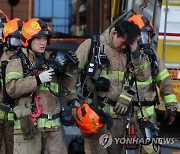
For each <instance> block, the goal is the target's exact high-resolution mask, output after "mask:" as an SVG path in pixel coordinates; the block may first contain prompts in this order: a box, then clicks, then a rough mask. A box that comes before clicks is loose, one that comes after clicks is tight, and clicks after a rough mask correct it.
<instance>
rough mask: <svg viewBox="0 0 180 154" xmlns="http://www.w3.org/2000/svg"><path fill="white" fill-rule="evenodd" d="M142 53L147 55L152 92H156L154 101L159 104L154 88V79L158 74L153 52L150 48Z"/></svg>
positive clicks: (155, 88)
mask: <svg viewBox="0 0 180 154" xmlns="http://www.w3.org/2000/svg"><path fill="white" fill-rule="evenodd" d="M144 53H145V54H147V55H148V58H149V61H150V63H151V76H152V90H153V91H155V92H156V101H157V104H159V103H160V102H159V97H158V92H157V87H156V78H157V74H158V61H157V57H156V54H155V52H154V50H152V49H151V48H150V49H146V50H145V51H144Z"/></svg>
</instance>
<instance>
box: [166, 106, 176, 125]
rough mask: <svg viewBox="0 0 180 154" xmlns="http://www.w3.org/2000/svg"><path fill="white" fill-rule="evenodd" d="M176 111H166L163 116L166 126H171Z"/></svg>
mask: <svg viewBox="0 0 180 154" xmlns="http://www.w3.org/2000/svg"><path fill="white" fill-rule="evenodd" d="M176 112H177V111H176V110H173V109H167V110H166V112H165V115H164V120H165V122H166V123H167V124H168V125H172V123H173V122H174V120H175V117H176Z"/></svg>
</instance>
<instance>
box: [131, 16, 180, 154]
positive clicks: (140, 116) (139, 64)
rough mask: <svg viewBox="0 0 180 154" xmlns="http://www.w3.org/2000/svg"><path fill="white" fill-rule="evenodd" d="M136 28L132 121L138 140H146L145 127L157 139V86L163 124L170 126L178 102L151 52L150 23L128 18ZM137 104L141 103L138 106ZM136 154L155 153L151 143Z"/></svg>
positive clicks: (164, 71)
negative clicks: (161, 106) (137, 29)
mask: <svg viewBox="0 0 180 154" xmlns="http://www.w3.org/2000/svg"><path fill="white" fill-rule="evenodd" d="M128 20H129V21H131V22H134V23H135V24H137V25H138V27H139V28H140V30H141V39H140V40H139V42H138V44H135V45H134V46H131V47H130V48H131V50H134V52H132V53H133V54H132V55H131V58H132V64H133V68H134V72H135V74H134V75H135V77H136V78H135V81H134V86H133V87H134V89H136V90H137V93H136V95H135V97H134V98H133V99H132V105H133V106H134V112H135V113H134V118H135V123H136V127H137V129H138V132H137V134H138V135H139V137H143V138H147V132H146V131H145V130H144V128H146V129H149V130H150V132H151V133H150V136H151V137H154V138H155V137H157V136H158V127H157V121H156V114H155V105H156V104H157V103H158V102H159V98H158V93H157V89H156V86H158V87H159V90H160V95H161V97H162V98H163V99H164V102H165V106H166V113H165V117H164V118H165V119H164V122H166V123H167V124H168V125H171V124H172V123H173V122H174V120H175V116H176V111H177V99H176V95H175V94H174V90H173V86H172V83H171V77H170V75H169V73H168V70H167V69H166V67H165V64H164V62H163V60H162V59H161V58H160V57H159V55H158V54H157V53H156V52H155V51H153V50H152V49H151V42H152V38H153V36H154V31H153V25H152V23H151V22H150V21H149V20H148V19H147V18H146V17H145V16H142V15H138V14H137V15H133V16H132V17H130V18H129V19H128ZM138 102H140V104H139V103H138ZM145 121H148V123H149V126H147V123H146V122H145ZM139 153H151V154H152V153H156V149H154V148H153V146H152V143H149V144H147V145H143V146H142V147H141V148H139Z"/></svg>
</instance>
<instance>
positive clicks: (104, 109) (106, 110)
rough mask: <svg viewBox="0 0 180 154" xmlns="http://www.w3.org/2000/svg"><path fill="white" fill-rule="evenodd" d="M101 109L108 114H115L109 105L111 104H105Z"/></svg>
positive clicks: (112, 107)
mask: <svg viewBox="0 0 180 154" xmlns="http://www.w3.org/2000/svg"><path fill="white" fill-rule="evenodd" d="M102 110H103V111H104V112H105V113H109V114H110V115H114V114H116V113H115V112H114V106H111V105H105V106H104V107H103V108H102Z"/></svg>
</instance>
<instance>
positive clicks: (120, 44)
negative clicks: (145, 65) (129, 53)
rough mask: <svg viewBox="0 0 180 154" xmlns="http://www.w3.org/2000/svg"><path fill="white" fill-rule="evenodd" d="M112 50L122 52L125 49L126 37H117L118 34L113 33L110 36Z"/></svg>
mask: <svg viewBox="0 0 180 154" xmlns="http://www.w3.org/2000/svg"><path fill="white" fill-rule="evenodd" d="M112 39H113V44H114V49H115V50H116V51H120V52H121V51H123V50H124V49H125V48H126V44H125V41H126V37H122V36H118V33H117V32H116V31H115V32H113V34H112Z"/></svg>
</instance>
